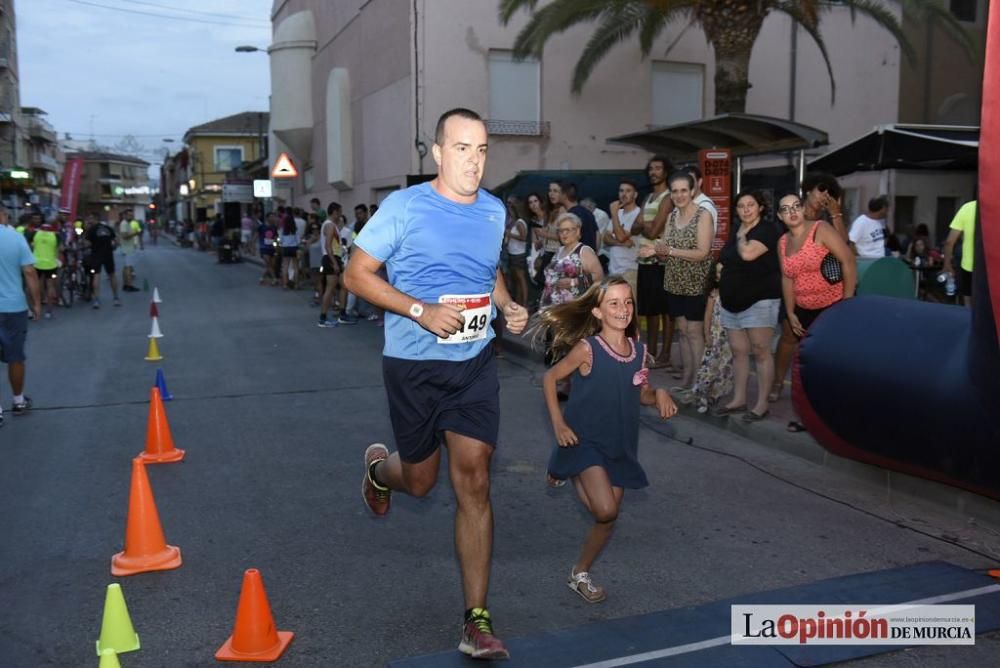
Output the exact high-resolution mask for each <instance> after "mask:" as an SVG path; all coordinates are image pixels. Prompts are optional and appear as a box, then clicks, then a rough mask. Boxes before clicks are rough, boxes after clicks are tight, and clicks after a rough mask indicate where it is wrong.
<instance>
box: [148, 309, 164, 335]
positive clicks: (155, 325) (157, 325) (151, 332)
mask: <svg viewBox="0 0 1000 668" xmlns="http://www.w3.org/2000/svg"><path fill="white" fill-rule="evenodd" d="M153 306H156V304H153ZM149 338H151V339H162V338H163V333H162V332H160V319H159V318H157V317H155V316H154V317H153V327H152V328H151V329H150V330H149Z"/></svg>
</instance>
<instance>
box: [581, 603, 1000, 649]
mask: <svg viewBox="0 0 1000 668" xmlns="http://www.w3.org/2000/svg"><path fill="white" fill-rule="evenodd" d="M994 592H1000V584H995V585H986V586H985V587H976V588H975V589H964V590H962V591H955V592H951V593H948V594H941V595H939V596H930V597H928V598H921V599H917V600H915V601H906V602H905V603H895V604H893V605H894V606H909V605H933V604H935V603H947V602H948V601H958V600H961V599H965V598H973V597H974V596H981V595H983V594H990V593H994ZM729 641H730V636H729V634H726V635H724V636H719V637H717V638H709V639H708V640H702V641H701V642H692V643H688V644H686V645H675V646H674V647H665V648H664V649H658V650H654V651H652V652H643V653H642V654H632V655H630V656H622V657H618V658H616V659H608V660H606V661H598V662H597V663H587V664H581V665H578V666H574V668H618V666H631V665H634V664H636V663H643V662H644V661H652V660H653V659H663V658H666V657H668V656H677V655H679V654H690V653H691V652H700V651H701V650H703V649H710V648H712V647H720V646H722V645H728V644H729Z"/></svg>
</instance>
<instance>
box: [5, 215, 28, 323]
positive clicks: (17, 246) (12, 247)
mask: <svg viewBox="0 0 1000 668" xmlns="http://www.w3.org/2000/svg"><path fill="white" fill-rule="evenodd" d="M34 264H35V256H34V254H33V253H32V252H31V248H30V247H29V246H28V242H27V240H26V239H25V238H24V235H23V234H20V233H19V232H18V231H17V230H15V229H14V228H13V227H10V226H9V225H0V313H20V312H21V311H27V310H28V300H27V299H25V298H24V287H23V286H22V283H21V270H22V269H21V268H22V267H30V266H32V265H34Z"/></svg>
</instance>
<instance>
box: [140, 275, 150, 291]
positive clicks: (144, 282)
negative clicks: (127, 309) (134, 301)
mask: <svg viewBox="0 0 1000 668" xmlns="http://www.w3.org/2000/svg"><path fill="white" fill-rule="evenodd" d="M142 291H143V292H149V280H148V279H145V278H144V279H142Z"/></svg>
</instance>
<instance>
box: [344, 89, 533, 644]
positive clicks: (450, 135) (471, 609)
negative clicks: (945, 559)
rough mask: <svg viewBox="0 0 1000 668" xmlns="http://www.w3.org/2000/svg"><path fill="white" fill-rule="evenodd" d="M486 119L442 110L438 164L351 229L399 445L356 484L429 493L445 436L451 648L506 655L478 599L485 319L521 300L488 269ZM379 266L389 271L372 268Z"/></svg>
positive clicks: (355, 278)
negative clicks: (460, 617)
mask: <svg viewBox="0 0 1000 668" xmlns="http://www.w3.org/2000/svg"><path fill="white" fill-rule="evenodd" d="M486 138H487V134H486V125H485V123H483V120H482V119H481V118H480V117H479V115H478V114H476V113H475V112H474V111H470V110H468V109H452V110H451V111H448V112H446V113H445V114H443V115H442V116H441V118H440V119H439V120H438V124H437V130H436V132H435V136H434V146H433V155H434V161H435V162H436V163H437V164H438V175H437V177H436V178H435V179H434V180H433V181H431V182H428V183H422V184H420V185H417V186H413V187H411V188H407V189H406V190H403V191H399V192H396V193H393V194H392V195H390V196H389V197H388V198H386V200H385V201H384V202H383V203H382V206H381V207H380V208H379V210H378V213H377V214H376V215H375V216H374V217H373V218H372V219H371V221H369V222H368V224H367V225H365V227H364V229H363V230H362V231H361V234H359V235H358V238H357V239H356V240H355V242H354V251H353V253H352V255H351V261H350V263H348V265H347V274H346V282H347V288H348V289H349V290H350V291H351V292H354V293H355V294H357V295H358V296H359V297H361V298H363V299H365V300H367V301H368V302H370V303H372V304H374V305H375V306H377V307H380V308H383V309H385V311H386V314H387V317H386V320H385V349H384V352H383V355H384V357H383V363H382V371H383V378H384V382H385V388H386V394H387V395H388V399H389V416H390V419H391V422H392V428H393V433H394V435H395V439H396V445H397V448H398V450H397V452H394V453H392V454H391V455H390V454H389V451H388V449H386V447H385V446H384V445H382V444H381V443H375V444H372V445H371V446H369V447H368V449H367V450H366V451H365V473H364V479H363V483H362V493H363V495H364V499H365V503H366V504H367V505H368V507H369V508H370V509H371V510H372V512H374V513H375V514H376V515H384V514H385V513H386V512H387V511H388V510H389V500H390V498H389V497H390V491H391V490H397V491H401V492H405V493H407V494H410V495H412V496H418V497H419V496H424V495H426V494H427V493H428V492H430V490H431V489H432V488H433V487H434V484H435V482H436V481H437V476H438V468H439V464H440V461H441V450H440V447H439V446H440V442H441V440H442V437H443V440H444V444H445V446H446V447H447V448H448V469H449V471H448V473H449V476H450V478H451V483H452V487H453V488H454V490H455V498H456V500H457V509H456V511H455V549H456V552H457V556H458V562H459V567H460V569H461V574H462V588H463V591H464V594H465V608H466V609H465V622H464V626H463V629H462V640H461V643H460V644H459V646H458V648H459V650H460V651H462V652H464V653H466V654H468V655H470V656H472V657H474V658H479V659H504V658H508V656H509V655H508V652H507V649H506V647H504V644H503V642H502V641H500V639H499V638H497V637H496V636H495V635H493V626H492V623H491V620H490V614H489V612H488V611H487V609H486V595H487V590H488V589H489V579H490V560H491V553H492V548H493V510H492V507H491V505H490V475H489V472H490V458H491V457H492V455H493V451H494V449H495V448H496V445H497V433H498V431H499V426H500V415H499V413H500V411H499V390H500V382H499V379H498V376H497V367H496V360H495V358H494V356H493V346H492V344H491V340H492V339H493V337H494V334H493V329H492V327H491V326H490V323H491V322H492V320H493V319H494V318H495V317H496V314H497V312H498V311H502V312H503V314H504V318H505V319H506V321H507V328H508V329H509V330H510V331H511V332H513V333H515V334H517V333H520V332H521V331H522V330H523V329H524V325H525V323H526V322H527V319H528V314H527V311H526V310H525V309H524V308H523V307H521V306H520V305H518V304H515V303H514V302H513V300H511V297H510V294H509V293H508V292H507V288H506V286H505V283H504V279H503V276H502V274H500V272H499V271H498V270H497V263H498V262H499V259H500V245H501V242H502V240H503V235H504V219H505V217H506V211H505V208H504V205H503V203H502V202H500V200H498V199H496V198H495V197H493V196H492V195H490V194H489V193H488V192H486V191H485V190H481V189H480V188H479V183H480V181H481V180H482V178H483V169H484V167H485V165H486V148H487V145H486ZM383 265H384V266H385V267H386V268H387V269H388V277H389V280H388V281H386V280H384V279H382V278H380V277H379V276H378V272H379V270H380V269H381V268H382V267H383Z"/></svg>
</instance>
